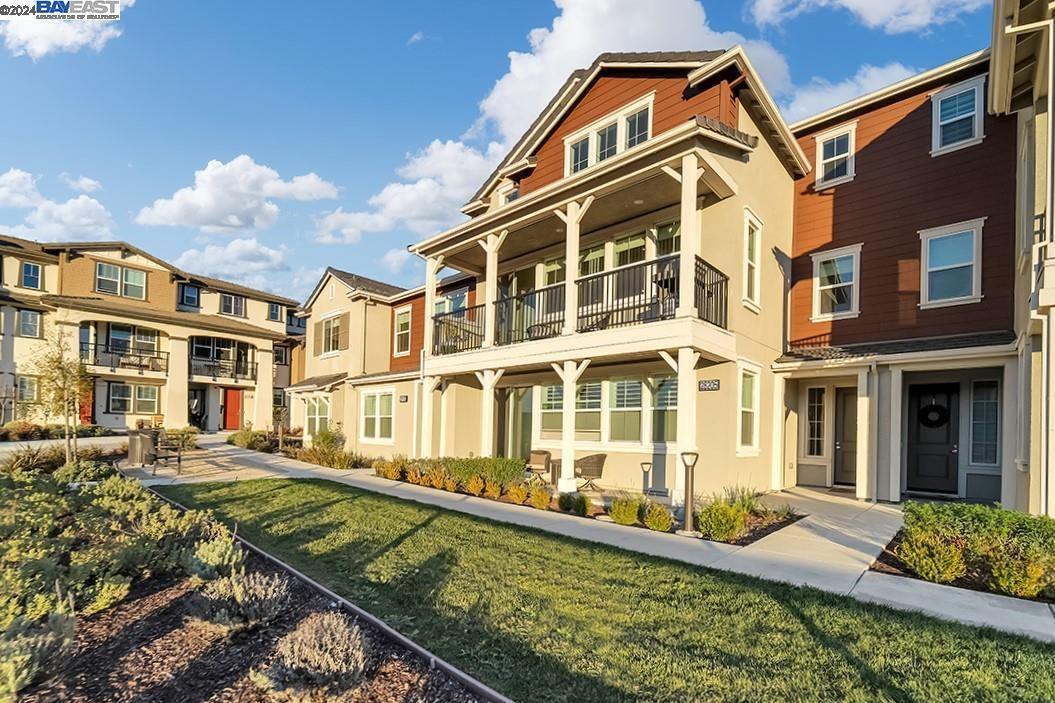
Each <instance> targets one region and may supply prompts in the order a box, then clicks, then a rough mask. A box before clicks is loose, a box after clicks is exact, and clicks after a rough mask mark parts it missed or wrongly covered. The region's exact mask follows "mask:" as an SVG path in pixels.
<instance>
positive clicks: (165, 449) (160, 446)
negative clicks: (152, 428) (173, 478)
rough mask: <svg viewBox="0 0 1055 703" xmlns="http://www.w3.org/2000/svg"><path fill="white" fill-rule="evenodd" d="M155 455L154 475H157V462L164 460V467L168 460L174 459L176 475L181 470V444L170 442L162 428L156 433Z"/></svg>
mask: <svg viewBox="0 0 1055 703" xmlns="http://www.w3.org/2000/svg"><path fill="white" fill-rule="evenodd" d="M157 432H158V443H157V454H155V455H154V471H153V473H154V474H157V469H158V462H159V461H162V460H164V462H165V466H168V465H169V459H171V458H172V457H175V458H176V475H177V476H178V475H179V474H180V472H181V471H182V470H183V443H182V442H179V441H176V440H171V439H169V437H168V433H166V432H165V430H164V428H162V429H159V430H158V431H157Z"/></svg>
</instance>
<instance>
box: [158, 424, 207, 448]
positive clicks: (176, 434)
mask: <svg viewBox="0 0 1055 703" xmlns="http://www.w3.org/2000/svg"><path fill="white" fill-rule="evenodd" d="M199 434H201V430H199V429H198V428H197V427H194V426H188V427H184V428H181V429H171V430H170V429H168V428H166V429H165V436H166V437H168V440H169V441H170V442H173V443H174V444H176V445H177V446H178V447H179V448H180V449H182V450H183V451H185V452H189V451H190V450H192V449H197V448H198V435H199Z"/></svg>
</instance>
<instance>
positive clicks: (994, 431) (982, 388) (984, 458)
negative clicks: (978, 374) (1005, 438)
mask: <svg viewBox="0 0 1055 703" xmlns="http://www.w3.org/2000/svg"><path fill="white" fill-rule="evenodd" d="M971 463H972V464H978V465H981V466H999V465H1000V382H999V381H996V380H978V381H974V382H973V383H972V384H971Z"/></svg>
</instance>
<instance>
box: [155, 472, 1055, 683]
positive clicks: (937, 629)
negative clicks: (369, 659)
mask: <svg viewBox="0 0 1055 703" xmlns="http://www.w3.org/2000/svg"><path fill="white" fill-rule="evenodd" d="M162 491H163V492H164V493H165V494H166V495H168V496H170V497H172V498H174V499H176V500H178V501H180V502H182V503H184V504H186V505H189V506H194V507H203V508H212V509H214V510H216V512H217V514H218V515H219V516H220V517H221V518H223V519H225V520H229V521H233V522H236V523H237V524H238V531H239V533H240V534H242V535H244V536H245V537H246V538H248V539H249V540H250V541H252V542H254V543H255V544H257V545H258V546H260V547H262V548H264V549H266V550H268V551H270V552H271V553H273V554H275V555H276V556H278V557H280V558H282V559H284V560H287V561H288V562H290V563H291V564H293V565H294V566H296V567H297V568H299V569H302V570H303V571H304V572H305V573H307V574H309V575H311V576H312V577H313V578H315V579H318V580H319V581H320V582H322V583H324V584H326V585H327V586H329V587H330V588H332V589H333V590H335V591H337V592H339V593H341V594H342V595H344V596H346V597H348V598H349V599H350V600H352V601H353V602H355V603H357V604H359V605H361V606H362V607H364V608H366V609H367V610H369V611H371V612H372V613H374V614H375V615H377V616H379V617H381V618H382V619H384V620H385V621H387V622H388V623H390V624H391V625H393V626H394V627H396V628H397V629H399V630H400V631H402V632H403V633H405V634H406V635H408V636H410V637H411V638H413V639H415V640H416V641H418V642H420V643H421V644H422V645H424V646H425V647H427V648H429V649H430V650H432V651H433V652H435V653H436V654H438V655H439V656H441V657H443V658H445V659H447V660H448V661H450V662H452V663H454V664H455V665H457V666H459V667H461V668H462V669H464V670H465V671H467V672H469V673H471V674H473V675H475V676H477V677H478V678H480V679H481V680H483V681H484V682H486V683H488V684H489V685H491V686H493V687H494V688H496V689H498V690H499V691H502V692H503V693H505V694H506V695H508V696H510V697H512V698H513V699H515V700H517V701H606V702H610V701H623V700H642V701H678V702H679V703H681V702H683V701H719V700H720V701H752V702H756V701H877V700H882V701H983V700H984V701H1011V700H1019V701H1052V700H1055V647H1048V646H1045V645H1042V644H1039V643H1035V642H1032V641H1030V640H1026V639H1020V638H1016V637H1010V636H1004V635H1000V634H996V633H991V632H987V631H980V630H976V629H972V628H967V627H961V626H958V625H954V624H949V623H944V622H940V621H937V620H931V619H929V618H925V617H922V616H919V615H910V614H904V613H899V612H895V611H892V610H888V609H885V608H880V607H873V606H867V605H864V604H860V603H857V602H856V601H853V600H851V599H848V598H841V597H836V596H830V595H827V594H824V593H821V592H818V591H814V590H809V589H797V588H792V587H790V586H782V585H779V584H774V583H769V582H765V581H760V580H756V579H751V578H747V577H739V576H736V575H733V574H726V573H722V572H717V571H710V570H707V569H700V568H693V567H690V566H687V565H682V564H679V563H677V562H671V561H666V560H663V559H655V558H649V557H645V556H641V555H639V554H635V553H631V552H624V551H621V550H619V549H614V548H610V547H605V546H600V545H594V544H590V543H586V542H579V541H576V540H570V539H564V538H560V537H556V536H553V535H550V534H546V533H542V532H538V531H534V530H529V529H525V528H519V527H512V526H506V525H502V524H499V523H494V522H490V521H488V520H483V519H478V518H473V517H470V516H467V515H462V514H460V513H452V512H448V511H445V510H440V509H438V508H430V507H427V506H423V505H419V504H416V503H411V502H406V501H402V500H398V499H395V498H390V497H386V496H381V495H377V494H374V493H369V492H365V491H360V490H356V489H354V488H350V487H348V486H345V485H342V484H337V483H331V482H327V481H316V480H259V481H239V482H236V483H223V484H198V485H187V486H180V487H166V488H163V489H162Z"/></svg>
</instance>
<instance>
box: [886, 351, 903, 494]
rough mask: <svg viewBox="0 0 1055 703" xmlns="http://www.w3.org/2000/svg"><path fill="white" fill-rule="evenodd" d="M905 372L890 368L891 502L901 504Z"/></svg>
mask: <svg viewBox="0 0 1055 703" xmlns="http://www.w3.org/2000/svg"><path fill="white" fill-rule="evenodd" d="M903 384H904V372H903V371H902V370H901V369H900V368H899V367H897V366H891V367H890V450H889V451H890V500H891V502H894V503H899V502H901V425H902V420H901V414H902V406H903V403H902V402H901V398H902V395H903V393H904V389H903Z"/></svg>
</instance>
